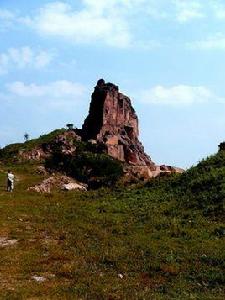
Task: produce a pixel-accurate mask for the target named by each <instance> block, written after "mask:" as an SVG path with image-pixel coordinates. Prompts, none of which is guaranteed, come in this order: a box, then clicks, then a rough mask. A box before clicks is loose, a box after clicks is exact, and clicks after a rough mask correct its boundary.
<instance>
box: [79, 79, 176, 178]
mask: <svg viewBox="0 0 225 300" xmlns="http://www.w3.org/2000/svg"><path fill="white" fill-rule="evenodd" d="M81 135H82V138H83V139H84V140H86V141H87V140H92V141H93V142H95V143H103V144H105V146H106V149H107V152H108V154H109V155H111V156H112V157H114V158H116V159H118V160H120V161H122V162H124V163H125V164H124V165H125V170H127V171H128V172H129V173H133V174H134V175H138V176H139V177H144V178H149V177H153V176H157V175H159V173H161V172H164V173H165V172H169V173H171V172H173V171H174V172H175V171H176V170H175V168H171V167H166V166H161V167H160V166H156V165H155V163H154V162H153V161H152V160H151V158H150V157H149V156H148V155H147V154H146V153H145V152H144V147H143V146H142V144H141V142H140V141H139V138H138V136H139V126H138V117H137V115H136V113H135V110H134V108H133V107H132V104H131V101H130V99H129V98H128V97H127V96H125V95H123V94H122V93H120V92H119V89H118V86H116V85H114V84H112V83H105V81H104V80H103V79H100V80H99V81H98V82H97V86H96V87H95V90H94V92H93V94H92V100H91V104H90V109H89V114H88V116H87V118H86V120H85V121H84V124H83V126H82V130H81Z"/></svg>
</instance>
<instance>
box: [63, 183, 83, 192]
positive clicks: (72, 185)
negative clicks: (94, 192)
mask: <svg viewBox="0 0 225 300" xmlns="http://www.w3.org/2000/svg"><path fill="white" fill-rule="evenodd" d="M62 190H65V191H73V190H80V191H87V187H86V186H84V184H78V183H76V182H70V183H67V184H64V185H63V186H62Z"/></svg>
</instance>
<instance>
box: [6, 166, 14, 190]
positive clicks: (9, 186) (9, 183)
mask: <svg viewBox="0 0 225 300" xmlns="http://www.w3.org/2000/svg"><path fill="white" fill-rule="evenodd" d="M14 179H15V176H14V174H13V173H12V172H11V171H10V170H8V173H7V191H8V192H12V191H13V189H14Z"/></svg>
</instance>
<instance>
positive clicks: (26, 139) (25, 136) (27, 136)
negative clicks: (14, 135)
mask: <svg viewBox="0 0 225 300" xmlns="http://www.w3.org/2000/svg"><path fill="white" fill-rule="evenodd" d="M28 140H29V134H28V133H27V132H25V133H24V141H25V142H27V141H28Z"/></svg>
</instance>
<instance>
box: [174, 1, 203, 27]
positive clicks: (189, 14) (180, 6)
mask: <svg viewBox="0 0 225 300" xmlns="http://www.w3.org/2000/svg"><path fill="white" fill-rule="evenodd" d="M173 3H174V5H175V9H176V20H177V21H178V22H180V23H185V22H188V21H191V20H193V19H201V18H204V17H205V14H204V11H203V5H202V3H200V2H199V1H196V0H188V1H187V0H174V1H173Z"/></svg>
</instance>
